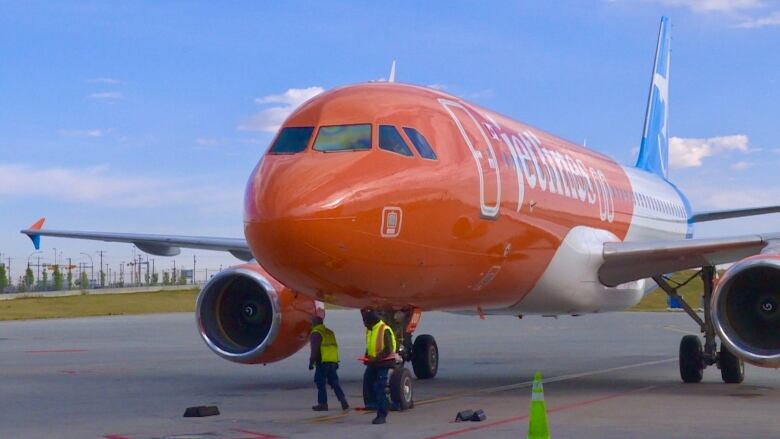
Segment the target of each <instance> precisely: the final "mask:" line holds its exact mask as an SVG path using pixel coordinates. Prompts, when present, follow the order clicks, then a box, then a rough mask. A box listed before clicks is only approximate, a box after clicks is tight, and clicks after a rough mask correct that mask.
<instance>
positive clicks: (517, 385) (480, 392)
mask: <svg viewBox="0 0 780 439" xmlns="http://www.w3.org/2000/svg"><path fill="white" fill-rule="evenodd" d="M674 361H677V358H676V357H674V358H665V359H663V360H655V361H645V362H642V363H635V364H627V365H625V366H616V367H610V368H606V369H596V370H591V371H587V372H579V373H571V374H566V375H559V376H556V377H552V378H545V379H544V383H545V384H549V383H557V382H562V381H570V380H575V379H578V378H585V377H589V376H594V375H603V374H606V373H612V372H620V371H623V370H628V369H636V368H640V367H647V366H655V365H658V364H665V363H671V362H674ZM531 385H533V380H530V381H522V382H519V383H514V384H507V385H505V386H497V387H489V388H486V389H479V390H470V391H464V392H457V393H451V394H449V395H444V396H439V397H436V398H430V399H423V400H420V401H415V402H414V405H415V407H416V406H420V405H426V404H435V403H438V402H444V401H451V400H453V399H458V398H462V397H464V396H474V395H485V394H490V393H498V392H506V391H507V390H515V389H521V388H524V387H531ZM366 413H374V412H373V411H362V410H361V411H358V410H351V411H348V412H343V413H339V414H336V415H328V416H317V417H315V418H307V419H302V420H300V421H298V422H304V423H307V424H316V423H320V422H326V421H331V420H334V419H341V418H344V417H347V416H350V415H356V414H358V415H359V414H366Z"/></svg>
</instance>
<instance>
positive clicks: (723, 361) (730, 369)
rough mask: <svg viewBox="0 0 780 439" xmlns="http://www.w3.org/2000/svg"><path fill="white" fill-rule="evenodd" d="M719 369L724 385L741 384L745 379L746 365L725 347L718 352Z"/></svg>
mask: <svg viewBox="0 0 780 439" xmlns="http://www.w3.org/2000/svg"><path fill="white" fill-rule="evenodd" d="M718 367H720V377H721V378H723V382H724V383H729V384H739V383H741V382H742V381H743V380H744V379H745V363H744V362H743V361H742V359H740V358H737V356H736V355H734V354H732V353H731V351H730V350H728V349H726V348H724V347H723V346H721V347H720V352H718Z"/></svg>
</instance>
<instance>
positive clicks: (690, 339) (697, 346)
mask: <svg viewBox="0 0 780 439" xmlns="http://www.w3.org/2000/svg"><path fill="white" fill-rule="evenodd" d="M698 276H701V279H702V283H703V284H704V292H703V295H702V302H703V305H704V318H703V319H702V318H701V317H700V316H699V314H698V313H697V312H696V311H695V310H694V309H693V308H692V307H691V305H690V304H688V303H687V302H686V301H685V299H683V298H682V297H681V296H680V295H679V293H678V292H677V291H678V290H679V289H680V288H682V287H683V286H685V285H687V284H688V283H689V282H691V281H692V280H693V279H695V278H696V277H698ZM653 280H654V281H655V283H657V284H658V286H659V287H661V289H662V290H664V292H666V294H667V295H669V297H672V298H674V299H676V300H677V301H678V302H679V303H680V304H681V305H682V307H683V310H685V312H686V313H687V314H688V315H689V316H690V317H691V318H692V319H693V320H694V321H695V322H696V323H697V324H698V325H699V328H700V330H701V332H702V334H704V346H702V343H701V339H700V338H699V336H696V335H686V336H684V337H683V338H682V340H681V341H680V353H679V356H680V360H679V361H680V378H682V380H683V382H685V383H698V382H701V380H702V378H703V376H704V369H705V368H707V366H712V365H717V366H718V368H719V369H720V375H721V378H722V379H723V382H725V383H735V384H736V383H741V382H742V381H743V380H744V379H745V364H744V363H743V361H742V360H741V359H740V358H738V357H737V356H735V355H734V354H732V353H731V352H730V351H729V350H728V349H726V348H724V347H723V346H721V348H720V350H718V349H717V342H716V341H715V339H716V335H715V327H714V325H713V324H712V320H711V318H710V315H711V314H710V302H711V299H712V289H713V286H714V280H715V267H712V266H706V267H702V268H701V270H700V271H698V272H697V273H696V274H694V275H693V276H691V277H690V278H688V279H687V280H686V281H684V282H682V283H680V284H677V285H675V286H671V285H670V284H669V280H668V279H666V278H665V277H663V276H656V277H654V278H653Z"/></svg>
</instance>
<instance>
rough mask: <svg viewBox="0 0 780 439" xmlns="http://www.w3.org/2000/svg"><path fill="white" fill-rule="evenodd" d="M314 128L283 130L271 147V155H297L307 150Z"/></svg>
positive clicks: (288, 128)
mask: <svg viewBox="0 0 780 439" xmlns="http://www.w3.org/2000/svg"><path fill="white" fill-rule="evenodd" d="M312 132H314V127H287V128H284V129H282V132H280V133H279V136H277V137H276V141H275V142H274V144H273V145H271V150H270V151H269V153H270V154H295V153H298V152H301V151H303V150H304V149H306V145H308V144H309V139H310V138H311V133H312Z"/></svg>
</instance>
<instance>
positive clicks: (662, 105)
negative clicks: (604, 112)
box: [636, 17, 671, 179]
mask: <svg viewBox="0 0 780 439" xmlns="http://www.w3.org/2000/svg"><path fill="white" fill-rule="evenodd" d="M669 26H670V25H669V19H668V18H667V17H661V27H660V29H659V31H658V46H656V49H655V63H654V64H653V75H652V80H651V81H650V95H649V96H648V98H647V112H646V113H645V127H644V131H643V132H642V145H641V147H640V148H639V158H638V159H637V162H636V167H637V168H640V169H644V170H646V171H649V172H652V173H654V174H657V175H659V176H661V177H662V178H664V179H666V178H667V177H668V176H669V171H668V167H669V137H668V128H667V123H668V121H669V59H670V51H671V48H670V46H671V34H670V30H669Z"/></svg>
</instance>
